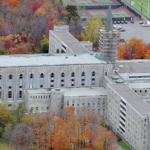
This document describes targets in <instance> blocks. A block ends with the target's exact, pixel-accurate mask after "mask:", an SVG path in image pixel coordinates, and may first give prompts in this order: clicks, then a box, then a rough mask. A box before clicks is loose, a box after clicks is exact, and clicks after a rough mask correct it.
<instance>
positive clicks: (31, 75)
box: [29, 74, 33, 89]
mask: <svg viewBox="0 0 150 150" xmlns="http://www.w3.org/2000/svg"><path fill="white" fill-rule="evenodd" d="M29 87H30V89H32V88H33V74H30V83H29Z"/></svg>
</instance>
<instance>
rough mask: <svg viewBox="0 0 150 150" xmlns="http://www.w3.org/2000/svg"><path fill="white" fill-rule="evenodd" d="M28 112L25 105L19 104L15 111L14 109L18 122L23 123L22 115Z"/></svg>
mask: <svg viewBox="0 0 150 150" xmlns="http://www.w3.org/2000/svg"><path fill="white" fill-rule="evenodd" d="M25 113H26V108H25V107H23V106H19V107H18V108H17V109H16V110H15V111H14V113H13V114H14V116H16V118H17V122H18V123H21V122H22V120H21V119H22V117H23V116H25Z"/></svg>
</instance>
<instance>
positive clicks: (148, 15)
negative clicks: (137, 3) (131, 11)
mask: <svg viewBox="0 0 150 150" xmlns="http://www.w3.org/2000/svg"><path fill="white" fill-rule="evenodd" d="M147 17H148V18H149V0H148V11H147Z"/></svg>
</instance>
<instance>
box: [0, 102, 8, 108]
mask: <svg viewBox="0 0 150 150" xmlns="http://www.w3.org/2000/svg"><path fill="white" fill-rule="evenodd" d="M0 108H4V109H8V102H6V101H4V102H0Z"/></svg>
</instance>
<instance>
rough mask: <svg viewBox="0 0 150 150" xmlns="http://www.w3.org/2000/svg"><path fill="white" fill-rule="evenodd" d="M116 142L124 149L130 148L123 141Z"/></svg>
mask: <svg viewBox="0 0 150 150" xmlns="http://www.w3.org/2000/svg"><path fill="white" fill-rule="evenodd" d="M118 144H119V145H120V146H121V147H122V148H124V149H125V150H131V148H130V147H129V146H128V145H127V144H126V143H124V142H123V141H120V142H118Z"/></svg>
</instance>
